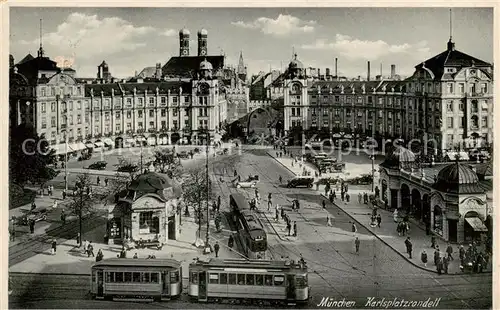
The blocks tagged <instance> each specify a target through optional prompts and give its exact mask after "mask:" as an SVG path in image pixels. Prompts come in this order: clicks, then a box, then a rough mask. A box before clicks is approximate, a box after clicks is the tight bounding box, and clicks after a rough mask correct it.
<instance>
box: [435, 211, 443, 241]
mask: <svg viewBox="0 0 500 310" xmlns="http://www.w3.org/2000/svg"><path fill="white" fill-rule="evenodd" d="M433 229H434V232H435V233H437V234H439V235H441V236H442V235H443V211H442V210H441V207H440V206H434V227H433Z"/></svg>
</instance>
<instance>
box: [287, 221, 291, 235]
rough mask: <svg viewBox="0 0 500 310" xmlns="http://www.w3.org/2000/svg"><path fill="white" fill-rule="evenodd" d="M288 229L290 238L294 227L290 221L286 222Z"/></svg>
mask: <svg viewBox="0 0 500 310" xmlns="http://www.w3.org/2000/svg"><path fill="white" fill-rule="evenodd" d="M286 229H287V230H288V236H290V230H291V229H292V225H290V221H287V222H286Z"/></svg>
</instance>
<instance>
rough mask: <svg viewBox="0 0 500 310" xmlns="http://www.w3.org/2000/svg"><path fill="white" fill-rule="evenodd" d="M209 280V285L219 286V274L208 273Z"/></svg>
mask: <svg viewBox="0 0 500 310" xmlns="http://www.w3.org/2000/svg"><path fill="white" fill-rule="evenodd" d="M209 279H210V284H219V274H218V273H210V275H209Z"/></svg>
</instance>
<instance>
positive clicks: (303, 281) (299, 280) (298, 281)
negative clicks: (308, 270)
mask: <svg viewBox="0 0 500 310" xmlns="http://www.w3.org/2000/svg"><path fill="white" fill-rule="evenodd" d="M295 285H296V286H297V287H306V286H307V278H306V277H304V276H296V277H295Z"/></svg>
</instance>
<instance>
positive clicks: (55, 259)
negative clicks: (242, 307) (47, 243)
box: [9, 217, 239, 277]
mask: <svg viewBox="0 0 500 310" xmlns="http://www.w3.org/2000/svg"><path fill="white" fill-rule="evenodd" d="M210 226H211V227H214V225H213V220H211V223H210ZM204 227H206V225H204ZM105 229H106V227H105V225H102V226H100V227H98V228H96V229H94V230H92V231H90V232H87V233H86V234H85V235H84V238H85V239H87V240H91V241H92V244H93V245H94V254H97V252H98V251H99V249H101V250H102V252H103V254H104V258H105V259H106V258H111V257H116V256H117V255H118V254H119V253H120V251H121V248H122V246H121V245H108V244H104V242H103V241H104V240H103V236H104V234H105ZM197 229H198V225H197V224H196V223H195V222H194V219H193V218H192V217H188V218H185V217H182V226H181V233H180V236H179V237H178V239H177V240H168V243H167V244H165V245H164V246H163V248H162V249H161V250H156V249H131V250H129V251H128V252H127V258H132V257H133V256H134V254H135V253H137V256H138V257H139V258H146V257H147V256H148V255H151V254H154V255H155V256H156V258H173V259H176V260H179V261H182V267H183V277H188V265H189V264H190V263H191V262H192V261H193V259H194V258H196V257H200V258H201V257H204V256H205V257H206V256H209V257H215V253H210V254H203V249H200V248H196V247H195V246H194V245H193V242H194V240H195V239H196V232H197ZM205 231H206V230H205ZM205 231H203V229H202V232H201V236H202V238H203V239H204V238H205ZM229 234H230V231H228V230H227V229H223V231H222V232H220V233H215V232H213V231H212V229H211V231H210V242H211V245H212V247H213V245H214V244H215V241H218V242H219V245H220V251H219V257H224V258H239V255H238V254H237V253H235V252H233V251H231V250H230V249H229V248H228V247H227V239H228V237H229ZM94 263H95V257H88V256H87V255H86V254H84V253H83V249H81V248H78V247H77V244H76V241H75V240H74V239H73V240H66V241H64V242H62V243H60V244H58V245H57V252H56V254H55V255H51V254H50V249H48V250H45V251H40V252H39V253H37V254H36V255H35V256H33V257H30V258H28V259H26V260H24V261H22V262H20V263H18V264H16V265H13V266H11V267H10V268H9V272H26V273H52V274H85V275H88V274H89V272H90V267H91V266H92V264H94Z"/></svg>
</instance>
